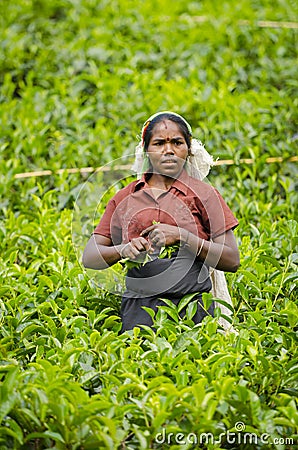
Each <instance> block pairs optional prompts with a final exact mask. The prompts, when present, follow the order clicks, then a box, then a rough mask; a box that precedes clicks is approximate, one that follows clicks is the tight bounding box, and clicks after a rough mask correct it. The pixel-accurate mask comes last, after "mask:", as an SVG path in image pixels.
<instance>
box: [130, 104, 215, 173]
mask: <svg viewBox="0 0 298 450" xmlns="http://www.w3.org/2000/svg"><path fill="white" fill-rule="evenodd" d="M162 114H171V115H174V116H176V117H179V118H180V119H181V120H183V122H184V123H185V125H186V126H187V129H188V131H189V134H190V136H191V146H190V154H189V156H188V158H187V162H186V166H185V168H186V171H187V173H188V174H189V175H190V176H191V177H193V178H197V179H199V180H203V179H204V178H205V177H206V176H207V175H208V173H209V171H210V167H211V166H212V165H213V164H214V162H213V158H212V156H211V155H209V153H208V152H207V150H206V149H205V147H204V145H203V144H202V142H201V141H199V140H198V139H194V138H193V137H192V129H191V126H190V124H189V123H188V122H187V121H186V120H185V119H184V117H182V116H180V115H179V114H177V113H174V112H172V111H161V112H158V113H156V114H153V115H152V116H150V117H149V119H147V120H146V122H145V123H144V125H143V127H142V131H141V140H140V142H139V143H138V145H137V146H136V149H135V160H134V163H133V165H132V170H133V171H134V172H136V173H137V176H138V178H140V177H141V176H142V174H143V173H144V172H145V171H146V170H147V169H148V157H147V155H146V152H145V149H144V137H145V134H146V130H147V128H148V126H149V124H150V123H151V122H152V120H154V119H155V118H156V117H158V116H160V115H162Z"/></svg>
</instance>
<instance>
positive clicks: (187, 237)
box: [181, 231, 189, 248]
mask: <svg viewBox="0 0 298 450" xmlns="http://www.w3.org/2000/svg"><path fill="white" fill-rule="evenodd" d="M188 239H189V231H187V236H186V239H185V241H184V242H183V244H182V245H181V248H184V247H189V243H188Z"/></svg>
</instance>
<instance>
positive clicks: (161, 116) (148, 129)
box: [143, 113, 191, 151]
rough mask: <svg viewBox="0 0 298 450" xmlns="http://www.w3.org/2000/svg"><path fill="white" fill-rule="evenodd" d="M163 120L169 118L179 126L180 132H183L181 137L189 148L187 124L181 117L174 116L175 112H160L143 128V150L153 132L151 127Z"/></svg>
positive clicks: (189, 137) (189, 140)
mask: <svg viewBox="0 0 298 450" xmlns="http://www.w3.org/2000/svg"><path fill="white" fill-rule="evenodd" d="M163 120H171V121H172V122H175V123H176V124H177V125H178V126H179V129H180V131H181V133H182V134H183V137H184V139H185V141H186V144H187V147H188V148H189V149H190V146H191V133H190V132H189V130H188V127H187V124H186V123H185V122H184V120H183V119H182V118H181V117H179V116H176V115H175V114H171V113H161V114H159V115H158V116H156V117H154V119H152V120H151V121H150V122H149V124H148V126H147V127H146V128H145V130H144V134H143V142H144V150H145V151H147V149H148V147H149V142H150V139H151V137H152V133H153V129H154V127H155V125H157V124H158V123H160V122H162V121H163Z"/></svg>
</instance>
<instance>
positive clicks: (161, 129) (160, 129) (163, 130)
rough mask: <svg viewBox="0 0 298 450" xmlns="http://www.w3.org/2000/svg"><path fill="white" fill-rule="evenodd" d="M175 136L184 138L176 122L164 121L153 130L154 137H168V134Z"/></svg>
mask: <svg viewBox="0 0 298 450" xmlns="http://www.w3.org/2000/svg"><path fill="white" fill-rule="evenodd" d="M169 133H170V134H173V133H175V135H180V136H183V133H182V131H181V129H180V127H179V125H178V124H177V123H175V122H172V121H171V120H167V119H165V120H162V121H161V122H158V123H157V124H156V125H155V126H154V128H153V130H152V137H153V136H157V135H161V136H164V135H167V134H169Z"/></svg>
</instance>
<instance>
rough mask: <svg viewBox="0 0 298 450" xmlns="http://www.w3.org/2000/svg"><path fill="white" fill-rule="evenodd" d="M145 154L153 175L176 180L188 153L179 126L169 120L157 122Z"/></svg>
mask: <svg viewBox="0 0 298 450" xmlns="http://www.w3.org/2000/svg"><path fill="white" fill-rule="evenodd" d="M147 153H148V157H149V159H150V162H151V165H152V169H153V172H154V173H158V174H161V175H164V176H167V177H171V178H176V177H177V176H178V175H179V174H180V172H181V171H182V169H183V167H184V164H185V160H186V158H187V156H188V153H189V150H188V147H187V143H186V141H185V138H184V136H183V134H182V132H181V130H180V128H179V125H178V124H177V123H175V122H172V121H171V120H163V121H161V122H158V123H157V124H156V125H155V127H154V128H153V130H152V136H151V139H150V142H149V146H148V149H147Z"/></svg>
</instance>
